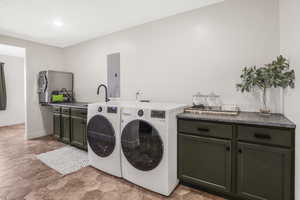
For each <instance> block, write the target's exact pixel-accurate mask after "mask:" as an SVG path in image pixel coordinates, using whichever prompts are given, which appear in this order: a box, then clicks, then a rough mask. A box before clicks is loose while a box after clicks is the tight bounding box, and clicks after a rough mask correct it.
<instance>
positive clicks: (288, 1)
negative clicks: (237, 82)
mask: <svg viewBox="0 0 300 200" xmlns="http://www.w3.org/2000/svg"><path fill="white" fill-rule="evenodd" d="M299 10H300V1H299V0H280V50H281V53H282V54H283V55H285V56H287V57H288V58H289V60H290V62H291V63H290V65H291V66H292V67H293V68H294V69H295V71H296V88H295V89H294V90H291V89H289V90H287V91H286V98H285V114H286V115H287V117H289V118H290V119H291V120H293V121H294V122H295V123H296V125H297V126H299V125H300V110H299V102H300V101H299V100H300V79H299V78H298V77H299V75H300V12H299ZM299 134H300V129H299V127H298V128H297V129H296V189H295V191H296V198H295V199H300V190H299V188H300V173H299V167H300V155H299V152H300V136H299Z"/></svg>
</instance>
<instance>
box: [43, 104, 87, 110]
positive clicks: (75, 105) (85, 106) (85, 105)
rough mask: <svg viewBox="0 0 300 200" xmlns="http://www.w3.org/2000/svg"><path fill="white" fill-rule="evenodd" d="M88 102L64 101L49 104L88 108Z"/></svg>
mask: <svg viewBox="0 0 300 200" xmlns="http://www.w3.org/2000/svg"><path fill="white" fill-rule="evenodd" d="M88 104H89V103H87V102H64V103H49V104H48V105H49V106H61V107H70V108H83V109H87V108H88Z"/></svg>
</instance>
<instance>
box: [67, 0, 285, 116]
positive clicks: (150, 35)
mask: <svg viewBox="0 0 300 200" xmlns="http://www.w3.org/2000/svg"><path fill="white" fill-rule="evenodd" d="M114 52H121V97H122V98H125V99H134V98H135V92H136V91H137V90H139V89H141V90H142V91H143V93H144V95H145V97H148V98H150V99H152V100H154V101H169V102H182V103H189V104H190V103H191V101H192V95H193V94H195V93H196V92H198V91H200V92H203V93H209V92H211V91H214V92H216V93H218V94H220V95H221V96H222V98H223V101H224V102H225V103H238V104H240V105H241V107H242V108H243V109H246V110H257V109H258V107H259V106H260V104H259V103H258V100H257V99H258V98H257V97H253V95H249V94H248V95H245V94H240V93H238V92H236V88H235V84H236V83H238V82H239V80H240V79H239V75H240V73H241V68H242V66H244V65H254V64H258V65H261V64H265V63H268V62H270V61H271V60H272V59H273V58H275V57H276V56H277V55H278V54H279V22H278V1H274V0H264V1H261V0H243V1H241V0H226V1H225V2H224V3H219V4H216V5H212V6H209V7H205V8H200V9H198V10H195V11H192V12H188V13H184V14H181V15H177V16H174V17H169V18H166V19H163V20H159V21H156V22H153V23H147V24H144V25H141V26H137V27H134V28H131V29H128V30H124V31H121V32H117V33H113V34H110V35H108V36H106V37H100V38H97V39H95V40H91V41H88V42H84V43H81V44H79V45H75V46H72V47H69V48H65V49H64V55H65V61H66V66H67V67H68V69H69V70H71V71H73V72H74V73H75V92H76V95H77V97H78V99H79V100H83V101H86V100H92V101H94V100H99V97H97V96H96V87H97V85H98V84H99V83H101V82H106V55H107V54H110V53H114ZM278 99H280V98H278ZM275 104H276V105H275V106H274V107H275V109H273V111H275V112H280V108H281V106H280V102H276V103H275Z"/></svg>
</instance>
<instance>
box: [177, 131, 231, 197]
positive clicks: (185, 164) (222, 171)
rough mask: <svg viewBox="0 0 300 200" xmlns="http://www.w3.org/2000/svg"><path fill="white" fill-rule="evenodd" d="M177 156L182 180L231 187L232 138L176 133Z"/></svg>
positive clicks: (214, 187)
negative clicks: (177, 136)
mask: <svg viewBox="0 0 300 200" xmlns="http://www.w3.org/2000/svg"><path fill="white" fill-rule="evenodd" d="M178 159H179V163H178V174H179V178H180V179H181V180H183V181H187V182H192V183H195V184H197V185H200V186H205V187H208V188H211V189H215V190H218V191H230V190H231V141H228V140H222V139H214V138H205V137H199V136H193V135H188V134H179V142H178Z"/></svg>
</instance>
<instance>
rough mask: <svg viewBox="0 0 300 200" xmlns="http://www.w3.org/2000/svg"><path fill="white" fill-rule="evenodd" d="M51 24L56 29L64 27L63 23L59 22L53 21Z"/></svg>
mask: <svg viewBox="0 0 300 200" xmlns="http://www.w3.org/2000/svg"><path fill="white" fill-rule="evenodd" d="M53 24H54V25H55V26H57V27H62V26H63V25H64V23H63V22H62V21H60V20H54V21H53Z"/></svg>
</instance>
